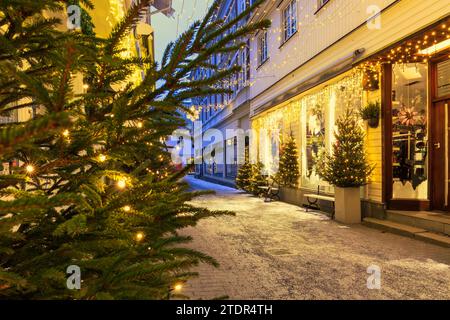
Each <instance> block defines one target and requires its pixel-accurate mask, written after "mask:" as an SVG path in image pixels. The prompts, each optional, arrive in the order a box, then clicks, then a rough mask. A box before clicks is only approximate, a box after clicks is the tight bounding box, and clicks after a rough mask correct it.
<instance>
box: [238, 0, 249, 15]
mask: <svg viewBox="0 0 450 320" xmlns="http://www.w3.org/2000/svg"><path fill="white" fill-rule="evenodd" d="M237 6H238V14H241V13H242V12H243V11H244V10H245V9H246V8H247V0H237Z"/></svg>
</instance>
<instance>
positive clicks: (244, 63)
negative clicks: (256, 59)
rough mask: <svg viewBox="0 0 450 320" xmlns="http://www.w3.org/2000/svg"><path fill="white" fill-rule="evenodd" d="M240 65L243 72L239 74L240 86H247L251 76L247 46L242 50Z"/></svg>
mask: <svg viewBox="0 0 450 320" xmlns="http://www.w3.org/2000/svg"><path fill="white" fill-rule="evenodd" d="M239 60H240V61H239V62H240V66H241V68H242V69H241V72H240V75H239V86H240V88H244V87H245V86H247V82H248V80H249V79H248V78H249V67H250V66H249V49H248V47H247V46H246V47H245V48H244V49H242V50H241V52H240V58H239Z"/></svg>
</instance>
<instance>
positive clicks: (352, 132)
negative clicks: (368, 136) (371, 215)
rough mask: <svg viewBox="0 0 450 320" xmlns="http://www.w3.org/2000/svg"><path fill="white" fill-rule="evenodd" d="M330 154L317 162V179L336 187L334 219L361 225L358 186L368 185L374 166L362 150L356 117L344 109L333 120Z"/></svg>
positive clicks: (362, 134) (361, 139) (359, 129)
mask: <svg viewBox="0 0 450 320" xmlns="http://www.w3.org/2000/svg"><path fill="white" fill-rule="evenodd" d="M336 125H337V131H336V132H335V134H334V136H335V139H336V142H335V143H334V145H333V151H332V153H328V152H326V151H324V152H323V153H322V154H321V155H320V157H319V159H318V162H317V171H318V174H319V176H320V177H321V178H322V179H323V180H325V181H327V182H328V183H330V184H332V185H333V186H335V217H336V220H337V221H340V222H343V223H360V222H361V199H360V187H361V186H363V185H365V184H367V182H368V178H369V176H370V174H371V173H372V171H373V169H374V166H372V165H371V164H370V163H369V162H368V160H367V155H366V151H365V148H364V131H363V129H362V128H361V126H360V125H359V124H358V119H357V117H356V115H355V114H354V113H353V112H351V111H350V110H347V111H346V113H345V114H344V115H343V116H341V117H339V119H338V120H337V121H336Z"/></svg>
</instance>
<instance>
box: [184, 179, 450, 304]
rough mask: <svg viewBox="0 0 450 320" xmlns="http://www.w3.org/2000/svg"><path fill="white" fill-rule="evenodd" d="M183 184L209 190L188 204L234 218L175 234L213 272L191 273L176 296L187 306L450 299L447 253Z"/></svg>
mask: <svg viewBox="0 0 450 320" xmlns="http://www.w3.org/2000/svg"><path fill="white" fill-rule="evenodd" d="M187 180H188V181H189V183H190V184H191V186H192V187H193V188H195V189H214V190H216V191H217V194H215V195H208V196H202V197H199V198H197V199H196V200H195V201H194V203H195V205H198V206H204V207H208V208H211V209H226V210H233V211H234V212H236V216H235V217H230V216H227V217H219V218H210V219H206V220H204V221H201V222H200V223H199V224H198V225H197V226H196V227H195V228H188V229H185V230H184V231H183V233H184V234H188V235H191V236H193V237H194V242H193V243H192V244H191V246H192V247H193V248H195V249H198V250H200V251H202V252H205V253H207V254H209V255H211V256H213V257H215V258H216V259H217V260H218V261H219V263H220V265H221V266H220V267H219V268H214V267H211V266H207V265H200V266H199V267H198V268H197V270H196V271H199V272H200V276H199V277H198V278H196V279H193V280H190V281H189V282H188V283H187V284H186V286H185V288H184V289H183V294H186V295H188V296H189V297H191V299H211V298H216V297H220V296H228V297H229V298H230V299H450V249H446V248H442V247H438V246H435V245H432V244H428V243H424V242H421V241H418V240H414V239H410V238H406V237H401V236H397V235H394V234H389V233H383V232H381V231H379V230H375V229H371V228H367V227H364V226H362V225H356V226H345V225H341V224H339V223H337V222H335V221H330V220H329V218H328V217H326V216H325V215H322V214H320V213H314V212H308V213H306V212H305V211H304V210H303V209H302V208H300V207H297V206H293V205H289V204H285V203H282V202H272V203H264V201H263V200H261V199H258V198H256V197H252V196H249V195H247V194H243V193H241V192H238V191H236V190H234V189H231V188H226V187H222V186H217V185H215V184H210V183H206V182H204V181H200V180H197V179H194V178H193V177H187ZM371 265H377V266H379V267H380V268H381V289H380V290H369V289H367V278H368V277H369V274H368V273H367V268H368V267H369V266H371Z"/></svg>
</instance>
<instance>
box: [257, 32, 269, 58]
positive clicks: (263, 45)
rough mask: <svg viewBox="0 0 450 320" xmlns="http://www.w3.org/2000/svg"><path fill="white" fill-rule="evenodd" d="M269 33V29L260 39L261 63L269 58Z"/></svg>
mask: <svg viewBox="0 0 450 320" xmlns="http://www.w3.org/2000/svg"><path fill="white" fill-rule="evenodd" d="M267 40H268V33H267V31H265V30H264V31H263V33H262V35H261V36H260V37H259V39H258V42H259V43H258V45H259V65H261V64H263V63H264V62H266V60H267V59H269V50H268V41H267Z"/></svg>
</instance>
